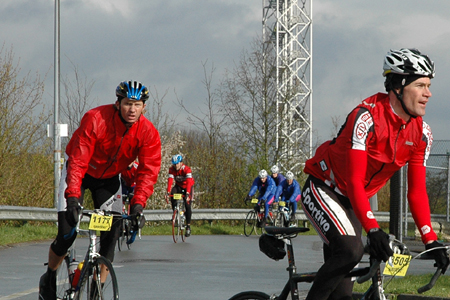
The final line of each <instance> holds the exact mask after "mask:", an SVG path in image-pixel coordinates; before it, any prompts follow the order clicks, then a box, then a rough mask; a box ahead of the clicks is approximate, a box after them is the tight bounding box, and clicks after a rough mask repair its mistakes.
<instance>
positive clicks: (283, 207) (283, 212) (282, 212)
mask: <svg viewBox="0 0 450 300" xmlns="http://www.w3.org/2000/svg"><path fill="white" fill-rule="evenodd" d="M291 207H292V204H291V203H290V202H286V201H278V210H277V211H278V213H277V215H276V219H275V226H278V227H289V226H297V225H298V223H297V220H295V221H291V214H292V208H291Z"/></svg>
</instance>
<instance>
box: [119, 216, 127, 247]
mask: <svg viewBox="0 0 450 300" xmlns="http://www.w3.org/2000/svg"><path fill="white" fill-rule="evenodd" d="M120 223H121V224H120V235H119V239H118V240H117V248H118V249H119V251H122V249H123V242H124V240H125V220H123V219H122V220H120Z"/></svg>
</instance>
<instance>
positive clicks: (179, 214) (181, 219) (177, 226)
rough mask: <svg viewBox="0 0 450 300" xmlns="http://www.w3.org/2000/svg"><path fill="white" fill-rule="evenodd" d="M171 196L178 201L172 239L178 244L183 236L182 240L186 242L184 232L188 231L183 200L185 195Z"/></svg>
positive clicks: (173, 217) (173, 219)
mask: <svg viewBox="0 0 450 300" xmlns="http://www.w3.org/2000/svg"><path fill="white" fill-rule="evenodd" d="M171 196H172V197H173V199H174V200H175V201H176V204H175V209H174V212H173V216H172V238H173V241H174V243H176V242H177V241H178V238H179V236H180V235H181V240H182V241H183V242H184V241H185V240H186V237H185V235H184V231H185V229H186V217H185V207H184V200H183V198H184V197H185V196H184V195H183V194H173V195H171Z"/></svg>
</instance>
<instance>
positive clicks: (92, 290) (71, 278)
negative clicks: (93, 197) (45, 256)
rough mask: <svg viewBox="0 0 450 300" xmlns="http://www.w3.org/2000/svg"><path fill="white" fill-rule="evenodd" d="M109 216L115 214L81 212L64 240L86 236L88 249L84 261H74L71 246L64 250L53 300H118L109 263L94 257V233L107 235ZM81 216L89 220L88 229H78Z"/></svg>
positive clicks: (95, 241)
mask: <svg viewBox="0 0 450 300" xmlns="http://www.w3.org/2000/svg"><path fill="white" fill-rule="evenodd" d="M113 215H114V216H116V215H119V216H120V214H118V213H113V212H105V211H102V210H82V213H81V214H80V220H79V222H78V224H77V226H76V227H75V228H74V229H73V230H72V231H71V232H70V233H69V234H68V235H66V236H65V238H67V239H68V238H70V237H71V236H73V234H74V233H75V231H76V232H78V233H80V234H84V235H88V236H89V246H88V250H87V252H86V255H85V257H84V260H83V261H81V262H78V261H77V260H76V253H75V252H76V251H75V242H74V244H73V245H72V247H70V249H69V250H68V253H67V255H66V256H65V257H64V260H63V262H62V264H61V266H60V267H59V268H58V270H57V273H56V274H57V275H56V276H57V277H56V278H57V288H56V294H57V299H61V300H84V299H90V300H97V299H101V300H112V299H119V286H118V283H117V277H116V273H115V272H114V268H113V266H112V264H111V262H110V260H109V259H107V258H106V257H103V256H101V255H100V254H99V253H98V249H97V248H98V247H97V246H98V245H97V244H98V243H99V240H98V236H97V231H110V230H111V226H112V223H113ZM83 216H85V217H88V218H89V226H88V229H81V228H80V221H81V219H82V218H83Z"/></svg>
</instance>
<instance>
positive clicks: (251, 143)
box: [221, 40, 277, 168]
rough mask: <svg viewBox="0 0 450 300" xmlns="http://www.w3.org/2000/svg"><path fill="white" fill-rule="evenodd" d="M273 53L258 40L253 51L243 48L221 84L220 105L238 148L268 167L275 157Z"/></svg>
mask: <svg viewBox="0 0 450 300" xmlns="http://www.w3.org/2000/svg"><path fill="white" fill-rule="evenodd" d="M272 66H274V55H273V53H272V52H271V51H270V50H269V49H268V48H267V47H264V45H263V43H262V42H261V41H260V40H255V41H254V43H253V52H251V53H249V52H247V51H245V50H244V51H243V53H242V56H241V59H240V61H239V63H238V64H237V65H236V66H235V68H234V69H233V70H232V71H229V72H227V73H226V75H225V78H224V80H223V82H222V84H221V101H222V107H223V109H224V111H225V112H226V117H227V120H228V123H227V125H228V126H229V127H230V128H231V129H232V132H233V135H234V139H235V141H236V142H239V144H240V150H241V151H242V152H243V153H246V155H247V157H248V159H249V162H252V163H254V164H256V165H257V166H258V167H259V168H262V167H267V166H268V164H269V163H270V162H273V161H274V160H275V159H276V158H275V155H276V154H275V152H276V149H275V145H276V113H277V111H276V88H275V83H274V80H273V78H272V73H271V71H272Z"/></svg>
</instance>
